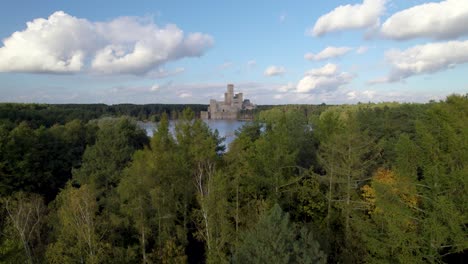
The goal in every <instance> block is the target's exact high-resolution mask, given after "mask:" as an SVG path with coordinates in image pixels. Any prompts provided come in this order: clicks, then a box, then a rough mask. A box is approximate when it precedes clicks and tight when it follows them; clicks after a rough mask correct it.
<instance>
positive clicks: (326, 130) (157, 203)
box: [0, 95, 468, 263]
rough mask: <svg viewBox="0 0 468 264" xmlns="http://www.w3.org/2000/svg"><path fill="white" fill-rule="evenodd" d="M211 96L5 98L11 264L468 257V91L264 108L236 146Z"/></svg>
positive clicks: (2, 240) (2, 214) (0, 221)
mask: <svg viewBox="0 0 468 264" xmlns="http://www.w3.org/2000/svg"><path fill="white" fill-rule="evenodd" d="M196 107H198V106H195V108H194V107H190V108H191V109H185V110H183V111H182V106H170V105H146V106H135V105H116V106H105V105H60V106H59V105H28V104H0V201H1V204H0V205H1V207H0V262H1V263H138V262H142V263H231V262H234V263H324V262H326V261H327V260H328V262H330V263H361V262H365V263H389V262H390V263H443V262H451V261H457V260H458V261H460V260H461V259H462V258H463V256H464V254H465V255H466V252H467V250H468V239H467V238H468V237H467V235H466V234H468V230H467V226H466V223H468V219H467V217H468V215H467V213H466V212H467V211H468V207H467V206H468V204H467V203H466V201H467V200H468V191H467V190H468V177H467V175H468V167H467V160H468V141H467V139H468V120H467V117H468V96H458V95H453V96H449V97H448V98H447V99H446V100H445V101H441V102H438V103H435V102H431V103H429V104H424V105H421V104H398V103H383V104H371V103H369V104H358V105H341V106H326V105H320V106H295V105H287V106H278V107H272V106H265V107H263V108H259V110H257V111H255V113H244V114H246V115H251V114H255V115H256V120H257V121H256V122H250V123H247V124H246V125H245V126H244V127H243V128H242V129H240V130H239V131H237V132H236V139H235V140H234V141H233V142H232V144H231V145H230V146H229V150H228V151H225V148H224V146H223V139H222V138H220V137H219V134H218V133H217V131H211V130H210V129H209V127H208V126H207V125H206V124H205V123H204V122H203V121H201V120H199V119H196V116H197V114H196V113H198V111H199V110H201V109H197V108H196ZM203 108H205V106H203ZM193 110H195V111H196V112H194V111H193ZM168 113H170V115H171V117H172V118H177V119H178V120H177V122H176V127H175V132H171V131H170V130H169V122H168V115H167V114H168ZM103 115H104V116H108V117H106V118H101V119H98V120H96V119H95V118H98V117H102V116H103ZM122 115H129V116H133V117H137V118H139V119H148V118H151V119H154V120H158V121H159V125H158V128H157V131H155V133H154V135H153V137H152V138H151V139H149V138H147V136H146V135H145V133H144V131H143V130H141V129H139V128H138V127H137V126H136V124H135V122H134V121H133V120H132V119H130V118H128V117H123V118H110V117H109V116H122ZM75 118H77V120H75ZM72 176H73V177H72ZM67 181H68V184H66V182H67ZM57 193H59V194H58V195H57ZM281 208H283V209H284V210H285V211H286V212H287V213H285V212H284V211H283V210H282V209H281ZM322 250H323V252H322ZM324 252H325V253H326V255H325V253H324ZM457 258H459V259H457Z"/></svg>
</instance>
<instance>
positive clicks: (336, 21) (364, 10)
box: [309, 0, 387, 37]
mask: <svg viewBox="0 0 468 264" xmlns="http://www.w3.org/2000/svg"><path fill="white" fill-rule="evenodd" d="M386 2H387V1H386V0H364V1H363V2H362V4H356V5H341V6H338V7H337V8H335V9H333V11H331V12H330V13H328V14H325V15H323V16H321V17H320V18H319V19H318V20H317V22H316V23H315V25H314V27H313V28H312V29H311V30H309V31H310V33H311V34H312V35H314V36H318V37H320V36H323V35H325V34H327V33H330V32H337V31H343V30H348V29H372V28H376V27H378V26H379V24H380V16H381V15H382V14H383V12H384V11H385V3H386Z"/></svg>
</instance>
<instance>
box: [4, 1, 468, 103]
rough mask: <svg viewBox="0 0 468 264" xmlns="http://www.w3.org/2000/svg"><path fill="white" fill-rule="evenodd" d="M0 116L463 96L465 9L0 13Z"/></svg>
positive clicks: (373, 5)
mask: <svg viewBox="0 0 468 264" xmlns="http://www.w3.org/2000/svg"><path fill="white" fill-rule="evenodd" d="M1 5H2V8H1V9H0V102H24V103H105V104H119V103H134V104H151V103H175V104H187V103H200V104H208V103H209V100H210V99H217V100H221V99H222V98H223V95H224V92H225V90H226V85H227V84H229V83H232V84H234V85H235V91H236V92H243V93H244V98H249V99H250V100H251V101H252V102H253V103H255V104H320V103H326V104H348V103H357V102H382V101H398V102H428V101H429V100H443V99H444V98H445V97H446V96H447V95H450V94H453V93H457V94H466V93H468V26H467V25H468V0H444V1H428V0H357V1H333V0H330V1H312V0H309V1H302V0H297V1H282V0H281V1H280V0H263V1H260V0H249V1H244V0H237V1H219V0H198V1H186V0H185V1H183V0H170V1H169V0H168V1H163V0H138V1H123V0H122V1H117V0H113V1H107V0H99V1H96V0H93V1H88V0H80V1H70V0H41V1H37V0H14V1H13V0H11V1H10V0H7V1H3V2H2V4H1Z"/></svg>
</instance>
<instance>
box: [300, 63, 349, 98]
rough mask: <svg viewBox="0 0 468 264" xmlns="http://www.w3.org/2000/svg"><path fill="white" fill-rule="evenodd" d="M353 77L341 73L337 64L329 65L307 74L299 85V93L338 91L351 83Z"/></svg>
mask: <svg viewBox="0 0 468 264" xmlns="http://www.w3.org/2000/svg"><path fill="white" fill-rule="evenodd" d="M353 78H354V77H353V76H352V75H351V74H349V73H347V72H339V69H338V66H337V65H335V64H330V63H329V64H327V65H325V66H324V67H322V68H318V69H312V70H309V71H307V72H306V73H305V76H304V78H302V79H301V80H300V81H299V83H298V84H297V88H296V91H297V92H299V93H312V92H322V91H324V90H336V89H338V88H339V87H341V86H343V85H345V84H347V83H349V82H351V81H352V80H353Z"/></svg>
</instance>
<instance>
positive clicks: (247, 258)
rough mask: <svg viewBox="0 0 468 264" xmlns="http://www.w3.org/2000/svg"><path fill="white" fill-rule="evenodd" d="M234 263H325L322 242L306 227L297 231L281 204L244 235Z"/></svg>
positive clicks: (276, 205)
mask: <svg viewBox="0 0 468 264" xmlns="http://www.w3.org/2000/svg"><path fill="white" fill-rule="evenodd" d="M234 262H235V263H326V256H325V254H324V253H323V252H322V251H320V247H319V244H318V243H317V242H316V241H315V240H314V239H313V236H312V234H311V233H310V232H309V231H307V229H306V228H305V227H304V228H302V229H301V230H298V229H297V228H296V227H295V226H294V225H293V224H291V223H290V221H289V215H288V214H287V213H284V212H283V210H281V207H280V206H279V205H278V204H275V205H274V206H273V208H272V209H271V210H270V211H269V212H268V213H267V214H265V215H263V216H262V218H261V219H260V221H259V222H258V223H257V224H256V225H255V227H254V228H253V229H252V230H250V231H247V232H246V233H245V235H244V236H243V239H242V242H241V246H240V247H239V251H238V254H237V255H236V256H235V259H234Z"/></svg>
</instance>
